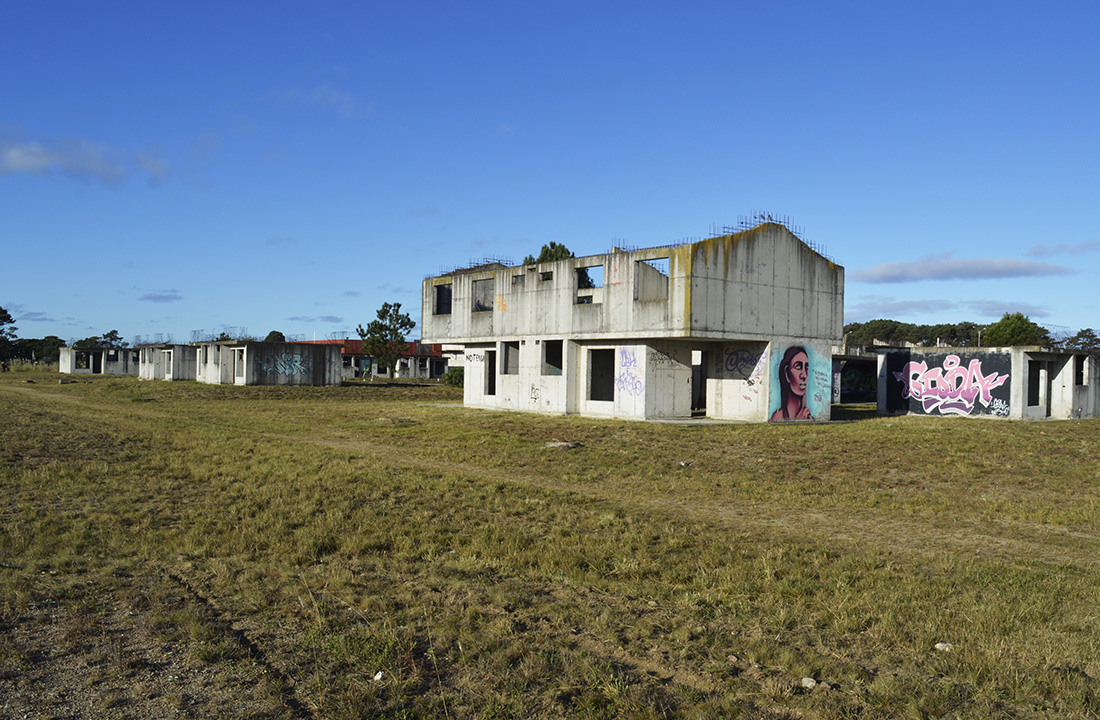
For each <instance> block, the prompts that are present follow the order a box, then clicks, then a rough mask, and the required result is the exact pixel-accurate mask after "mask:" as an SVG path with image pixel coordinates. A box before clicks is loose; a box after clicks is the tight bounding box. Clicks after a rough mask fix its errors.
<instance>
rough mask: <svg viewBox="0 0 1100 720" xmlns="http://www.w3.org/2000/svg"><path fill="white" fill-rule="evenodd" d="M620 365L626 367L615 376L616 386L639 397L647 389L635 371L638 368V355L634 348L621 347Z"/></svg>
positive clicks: (628, 393)
mask: <svg viewBox="0 0 1100 720" xmlns="http://www.w3.org/2000/svg"><path fill="white" fill-rule="evenodd" d="M619 367H620V368H625V370H623V371H622V372H620V373H619V374H618V376H617V377H616V378H615V387H616V388H618V389H619V390H621V391H622V392H625V393H626V394H627V395H633V396H634V397H637V396H639V395H641V394H642V392H643V391H644V390H645V383H643V382H642V381H641V380H640V379H639V378H638V376H636V375H635V374H634V371H635V370H637V369H638V356H637V355H636V354H635V352H634V348H619Z"/></svg>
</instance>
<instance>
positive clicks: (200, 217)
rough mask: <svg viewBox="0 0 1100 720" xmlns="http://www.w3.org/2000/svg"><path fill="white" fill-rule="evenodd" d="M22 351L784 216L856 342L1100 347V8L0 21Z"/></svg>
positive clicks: (279, 13)
mask: <svg viewBox="0 0 1100 720" xmlns="http://www.w3.org/2000/svg"><path fill="white" fill-rule="evenodd" d="M4 26H5V31H4V41H3V42H2V43H0V252H2V257H3V263H2V266H3V268H4V272H3V274H2V275H0V277H2V281H0V306H2V307H4V308H6V309H8V310H9V312H11V313H12V315H13V316H15V318H16V320H17V323H16V324H17V327H18V335H19V336H20V337H42V336H45V335H58V336H60V337H62V338H65V339H67V340H75V339H80V338H84V337H88V336H91V335H99V334H102V333H105V332H107V331H108V330H111V329H117V330H118V331H119V332H120V333H121V334H122V335H123V337H125V338H127V339H128V340H133V339H134V338H135V336H142V337H143V338H145V339H152V338H153V337H155V336H156V335H158V334H159V335H161V336H163V337H167V336H172V337H173V338H174V339H175V340H177V341H188V340H190V337H191V333H192V332H194V331H198V330H202V331H204V332H205V333H216V332H219V331H221V330H222V329H237V328H247V330H248V332H249V333H251V334H253V335H258V336H261V337H262V336H264V335H266V334H267V332H268V331H270V330H281V331H282V332H284V333H286V334H288V335H296V336H299V337H301V338H303V339H312V338H313V337H315V336H316V337H318V338H322V337H329V336H330V335H332V334H333V333H343V332H350V333H352V334H354V329H355V327H356V325H357V324H359V323H364V324H366V323H367V322H369V321H370V320H371V319H373V318H374V316H375V311H376V310H377V309H378V308H379V307H380V306H381V304H382V303H384V302H400V303H401V304H402V307H403V309H404V310H406V311H408V312H409V313H410V314H411V315H412V316H413V318H414V319H415V320H417V322H418V329H417V330H416V331H414V333H413V334H414V336H415V335H416V334H417V333H418V332H419V320H420V283H421V281H422V280H423V278H424V277H425V276H427V275H433V274H436V273H438V272H440V271H442V270H447V269H450V268H453V267H455V266H460V265H466V264H468V263H469V262H471V261H473V260H478V259H480V258H484V257H496V258H505V259H511V260H512V261H514V262H517V263H518V262H520V261H521V260H522V258H523V257H524V255H526V254H528V253H535V254H537V252H538V250H539V248H540V247H541V246H542V245H543V244H545V243H549V242H551V241H555V242H559V243H564V244H565V245H567V246H568V247H569V248H570V249H571V250H573V251H574V252H575V253H576V254H577V255H587V254H594V253H602V252H606V251H607V250H608V249H609V248H610V247H611V246H612V245H629V246H635V247H647V246H652V245H663V244H668V243H671V242H675V241H678V240H681V239H686V238H698V237H705V236H707V235H708V234H709V233H710V231H711V228H712V227H715V226H721V225H727V224H729V225H732V224H736V223H737V222H738V221H739V219H740V218H742V217H747V216H749V215H751V214H752V213H753V212H754V211H764V212H770V213H773V214H778V215H782V216H784V217H787V218H789V219H790V222H791V223H792V224H793V225H796V226H798V227H799V228H801V229H802V230H803V232H804V236H805V237H806V238H807V239H808V240H811V241H813V242H814V243H815V244H818V245H821V246H824V249H825V250H826V252H827V253H828V255H830V256H831V257H832V258H833V259H834V260H836V261H837V262H838V263H840V264H841V265H843V266H845V268H846V272H847V283H846V290H845V296H846V297H845V300H846V302H845V305H846V308H845V322H857V321H864V320H869V319H872V318H876V317H889V318H894V319H897V320H903V321H907V322H913V323H938V322H957V321H962V320H972V321H976V322H992V321H994V320H996V319H997V318H999V317H1000V316H1001V315H1002V314H1003V313H1005V312H1016V311H1019V312H1024V313H1026V314H1028V315H1030V316H1031V317H1032V319H1033V320H1036V321H1039V322H1042V323H1047V324H1050V325H1054V326H1062V327H1065V328H1067V329H1069V330H1070V331H1071V332H1075V331H1076V330H1077V329H1080V328H1083V327H1092V328H1100V317H1098V315H1097V307H1098V303H1097V300H1096V296H1095V294H1094V293H1091V292H1089V291H1088V288H1090V287H1095V286H1096V285H1097V281H1098V270H1100V179H1098V175H1097V169H1098V168H1100V133H1098V131H1097V127H1098V124H1097V123H1098V118H1100V93H1097V92H1096V83H1097V77H1100V50H1098V49H1097V45H1096V41H1095V30H1096V28H1097V27H1100V4H1097V3H1093V2H1062V3H1048V4H1043V5H1040V4H1039V3H1034V2H1027V3H1021V2H995V3H994V2H968V3H958V2H910V3H904V2H884V3H866V2H863V3H843V2H769V3H759V2H755V3H748V2H745V3H734V2H723V3H695V2H681V3H676V4H673V3H670V2H663V3H655V2H629V3H626V2H623V3H618V2H614V3H612V2H607V3H599V2H597V3H593V2H583V3H581V2H553V3H517V2H508V3H504V2H501V3H495V2H471V3H445V2H438V3H426V2H415V1H413V2H400V3H398V2H387V3H381V2H354V3H315V4H309V5H307V4H306V3H301V2H293V3H291V2H277V1H276V2H263V3H258V2H257V3H249V2H229V3H225V2H219V3H213V2H189V3H147V2H103V3H88V2H38V3H28V2H24V3H15V2H11V3H7V4H6V5H5V8H4Z"/></svg>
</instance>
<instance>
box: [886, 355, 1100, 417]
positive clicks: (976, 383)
mask: <svg viewBox="0 0 1100 720" xmlns="http://www.w3.org/2000/svg"><path fill="white" fill-rule="evenodd" d="M878 413H879V414H880V415H900V414H908V413H915V414H920V415H961V416H968V417H993V418H1006V419H1014V420H1036V419H1043V418H1055V419H1070V418H1082V417H1098V416H1100V368H1098V367H1097V356H1096V355H1095V354H1091V353H1088V352H1072V351H1063V350H1050V349H1046V348H1041V347H1025V346H1017V347H1004V348H995V347H978V348H973V347H959V348H946V347H938V348H905V349H892V350H882V351H880V352H879V355H878Z"/></svg>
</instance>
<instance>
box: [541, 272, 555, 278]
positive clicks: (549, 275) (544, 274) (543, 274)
mask: <svg viewBox="0 0 1100 720" xmlns="http://www.w3.org/2000/svg"><path fill="white" fill-rule="evenodd" d="M553 279H554V271H553V270H547V271H546V272H540V273H539V280H553Z"/></svg>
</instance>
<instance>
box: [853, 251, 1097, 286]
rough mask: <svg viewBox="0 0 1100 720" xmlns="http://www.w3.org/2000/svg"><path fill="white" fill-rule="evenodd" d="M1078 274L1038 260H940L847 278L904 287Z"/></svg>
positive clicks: (898, 265)
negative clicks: (925, 282) (906, 284)
mask: <svg viewBox="0 0 1100 720" xmlns="http://www.w3.org/2000/svg"><path fill="white" fill-rule="evenodd" d="M1076 272H1077V271H1076V270H1072V269H1070V268H1066V267H1062V266H1061V265H1051V264H1050V263H1044V262H1038V261H1035V260H1017V259H1014V258H952V257H945V256H940V257H938V258H930V259H925V260H918V261H916V262H889V263H883V264H881V265H875V266H874V267H871V268H867V269H866V270H858V271H856V272H854V273H852V274H851V275H849V276H848V279H849V280H851V281H853V282H866V283H904V282H919V281H921V280H996V279H1001V278H1018V277H1040V276H1046V275H1072V274H1074V273H1076Z"/></svg>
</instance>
